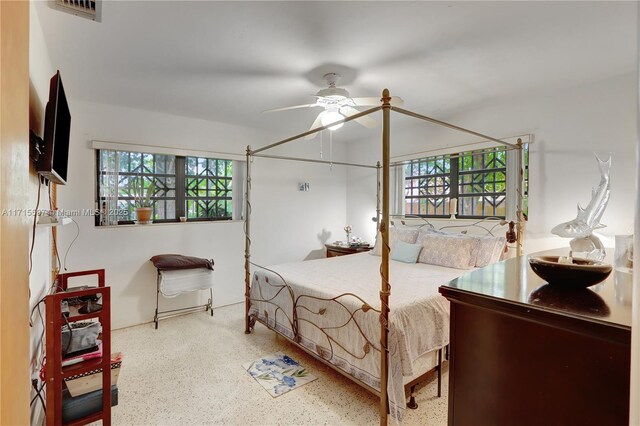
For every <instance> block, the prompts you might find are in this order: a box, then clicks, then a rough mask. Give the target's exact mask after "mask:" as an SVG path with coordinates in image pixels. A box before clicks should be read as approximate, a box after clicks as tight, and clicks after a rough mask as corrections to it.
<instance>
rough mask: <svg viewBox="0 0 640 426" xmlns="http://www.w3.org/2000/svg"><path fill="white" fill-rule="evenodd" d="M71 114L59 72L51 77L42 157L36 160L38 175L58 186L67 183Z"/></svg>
mask: <svg viewBox="0 0 640 426" xmlns="http://www.w3.org/2000/svg"><path fill="white" fill-rule="evenodd" d="M70 130H71V114H70V113H69V105H68V104H67V97H66V96H65V94H64V87H63V86H62V79H61V78H60V71H58V72H56V74H55V75H54V76H53V77H51V82H50V85H49V102H47V107H46V109H45V121H44V138H43V140H44V155H43V156H41V157H40V158H39V159H38V173H39V174H40V175H42V176H44V177H45V178H47V179H48V180H50V181H51V182H54V183H57V184H59V185H65V184H66V183H67V164H68V160H69V132H70Z"/></svg>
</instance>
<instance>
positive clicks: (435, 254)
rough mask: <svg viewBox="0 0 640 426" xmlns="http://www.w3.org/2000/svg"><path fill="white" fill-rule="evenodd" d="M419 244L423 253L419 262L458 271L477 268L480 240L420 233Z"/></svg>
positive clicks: (463, 236) (455, 235) (462, 236)
mask: <svg viewBox="0 0 640 426" xmlns="http://www.w3.org/2000/svg"><path fill="white" fill-rule="evenodd" d="M418 244H420V245H422V251H421V252H420V256H419V257H418V262H420V263H427V264H430V265H439V266H446V267H448V268H456V269H471V268H473V267H474V266H475V260H476V253H477V250H478V240H477V239H475V238H472V237H468V236H466V235H462V234H454V235H444V234H436V233H432V232H420V235H419V237H418Z"/></svg>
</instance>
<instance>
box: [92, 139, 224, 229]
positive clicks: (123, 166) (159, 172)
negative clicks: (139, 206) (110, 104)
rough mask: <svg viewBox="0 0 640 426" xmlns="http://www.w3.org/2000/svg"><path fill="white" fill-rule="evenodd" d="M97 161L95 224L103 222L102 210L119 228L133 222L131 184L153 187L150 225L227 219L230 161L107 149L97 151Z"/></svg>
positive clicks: (133, 205) (133, 204)
mask: <svg viewBox="0 0 640 426" xmlns="http://www.w3.org/2000/svg"><path fill="white" fill-rule="evenodd" d="M97 160H98V161H97V169H98V170H97V173H98V179H97V195H98V200H97V201H98V209H99V211H100V212H101V214H100V215H99V216H97V217H96V225H104V224H108V223H107V221H106V214H107V213H106V210H107V206H110V207H109V211H115V212H117V223H118V224H128V223H134V220H135V208H136V205H135V197H134V195H135V191H134V189H133V188H134V186H135V185H136V183H135V182H139V183H140V182H141V183H142V186H143V188H144V191H146V190H147V188H148V187H150V186H151V185H152V183H153V193H152V196H151V207H152V208H153V215H152V218H153V221H154V222H176V221H178V220H179V218H180V217H181V216H185V217H187V219H189V220H197V221H202V220H230V219H232V216H233V203H232V172H233V165H232V163H233V162H232V161H231V160H222V159H215V158H202V157H182V156H173V155H164V154H150V153H140V152H127V151H112V150H98V151H97Z"/></svg>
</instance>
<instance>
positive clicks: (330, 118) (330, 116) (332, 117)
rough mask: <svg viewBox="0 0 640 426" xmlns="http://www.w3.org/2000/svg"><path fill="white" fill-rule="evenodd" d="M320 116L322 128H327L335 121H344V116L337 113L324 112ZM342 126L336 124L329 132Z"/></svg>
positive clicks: (341, 124)
mask: <svg viewBox="0 0 640 426" xmlns="http://www.w3.org/2000/svg"><path fill="white" fill-rule="evenodd" d="M321 114H322V117H320V122H321V123H322V125H323V126H328V125H330V124H331V123H335V122H336V121H340V120H344V116H343V115H342V114H340V113H339V112H338V111H324V112H322V113H321ZM343 125H344V123H340V124H336V125H335V126H331V127H329V130H331V131H333V130H338V129H339V128H340V127H342V126H343Z"/></svg>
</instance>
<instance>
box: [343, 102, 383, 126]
mask: <svg viewBox="0 0 640 426" xmlns="http://www.w3.org/2000/svg"><path fill="white" fill-rule="evenodd" d="M358 113H360V111H358V110H357V109H355V108H351V107H350V106H346V107H342V108H340V114H342V115H346V116H347V117H351V116H352V115H355V114H358ZM355 121H357V122H358V123H360V124H362V125H363V126H364V127H367V128H369V129H374V128H376V127H378V122H377V121H376V120H374V119H373V118H371V117H369V116H366V115H365V116H364V117H360V118H356V119H355Z"/></svg>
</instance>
